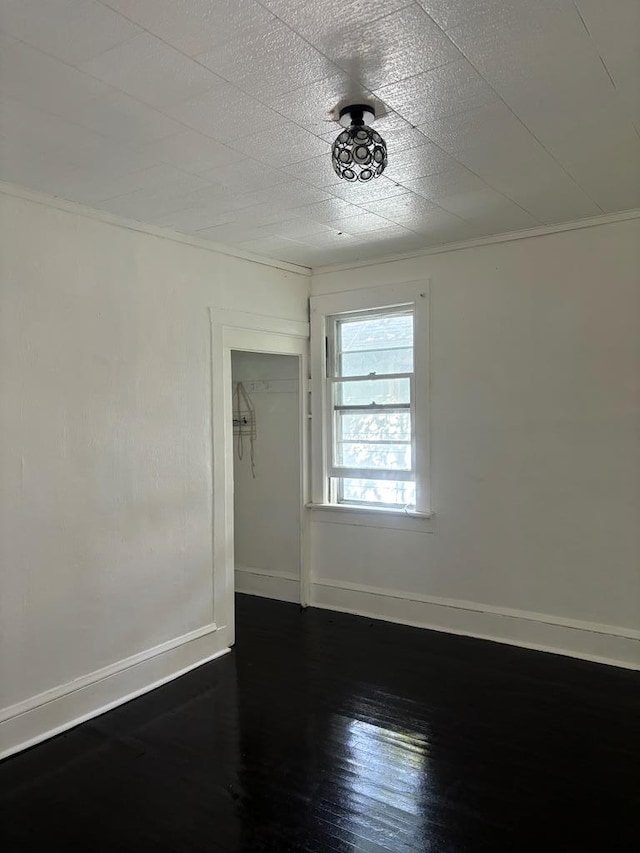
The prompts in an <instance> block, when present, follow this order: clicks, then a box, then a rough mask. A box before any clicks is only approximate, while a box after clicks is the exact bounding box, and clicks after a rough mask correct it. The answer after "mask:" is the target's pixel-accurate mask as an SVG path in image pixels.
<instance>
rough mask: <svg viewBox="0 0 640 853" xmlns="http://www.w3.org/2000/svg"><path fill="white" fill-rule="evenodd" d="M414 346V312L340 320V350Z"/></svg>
mask: <svg viewBox="0 0 640 853" xmlns="http://www.w3.org/2000/svg"><path fill="white" fill-rule="evenodd" d="M387 347H413V314H412V313H409V314H390V315H387V316H386V317H385V316H382V317H381V316H379V315H378V316H372V317H368V318H367V317H365V318H362V317H360V318H359V319H358V320H340V321H339V322H338V351H339V352H349V351H353V350H380V349H386V348H387Z"/></svg>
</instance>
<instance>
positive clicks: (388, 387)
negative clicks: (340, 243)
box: [327, 306, 416, 509]
mask: <svg viewBox="0 0 640 853" xmlns="http://www.w3.org/2000/svg"><path fill="white" fill-rule="evenodd" d="M413 321H414V312H413V307H412V306H409V307H404V306H401V307H398V308H386V309H381V310H379V311H375V310H374V311H370V312H367V313H363V314H354V315H349V314H346V315H337V316H334V317H329V318H328V322H327V382H328V384H329V388H328V389H327V396H328V398H329V400H330V413H329V430H328V432H329V447H330V454H331V464H330V467H329V471H328V475H329V478H330V483H329V494H330V502H331V503H337V504H343V503H348V504H360V505H363V504H366V505H369V504H372V505H375V506H379V507H388V508H392V509H403V508H405V507H410V508H412V509H415V503H416V482H415V480H416V478H415V459H414V457H415V453H414V429H413V423H414V410H413V402H412V401H413V396H414V395H413V384H414V376H413Z"/></svg>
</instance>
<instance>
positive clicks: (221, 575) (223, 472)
mask: <svg viewBox="0 0 640 853" xmlns="http://www.w3.org/2000/svg"><path fill="white" fill-rule="evenodd" d="M209 316H210V319H211V404H212V426H213V428H212V464H213V472H212V481H213V613H214V621H215V622H216V624H217V625H218V626H219V627H222V626H224V627H225V628H227V629H228V632H229V636H230V644H233V642H234V641H235V618H234V591H235V578H234V570H235V561H234V548H233V428H232V418H233V411H232V383H231V351H232V350H244V351H247V352H263V353H270V354H275V355H294V356H297V358H298V380H299V385H298V387H299V394H298V397H299V429H300V518H299V525H300V603H301V604H302V605H303V606H307V605H308V604H309V601H310V593H311V576H310V563H309V548H308V540H309V536H308V517H307V509H306V506H305V505H306V503H307V502H308V500H309V485H308V479H309V478H308V473H307V467H308V466H307V431H308V429H307V412H308V403H307V400H308V392H307V388H308V377H309V368H308V351H309V327H308V325H307V324H305V323H299V322H296V321H289V320H280V319H278V318H266V317H258V316H256V317H252V316H251V315H249V314H245V315H243V316H241V317H240V316H237V315H236V316H234V315H233V314H231V313H230V312H226V311H218V310H216V309H213V308H210V309H209Z"/></svg>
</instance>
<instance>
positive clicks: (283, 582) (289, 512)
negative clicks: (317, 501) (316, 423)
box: [231, 351, 300, 602]
mask: <svg viewBox="0 0 640 853" xmlns="http://www.w3.org/2000/svg"><path fill="white" fill-rule="evenodd" d="M231 364H232V377H233V382H234V387H235V383H237V382H242V383H243V385H244V387H245V390H246V391H247V392H248V394H249V396H250V399H251V402H252V404H253V406H254V409H255V413H256V433H257V434H256V439H255V443H254V451H255V479H254V478H253V477H252V475H251V461H250V446H249V441H248V439H246V438H245V439H244V440H243V441H244V451H243V458H242V459H240V458H239V455H238V439H237V438H236V439H235V440H234V543H235V544H234V550H235V567H236V586H237V588H238V589H239V590H241V591H246V592H253V593H256V594H261V595H266V596H268V597H270V598H285V599H286V600H293V601H298V602H299V601H300V589H299V582H300V450H299V436H298V432H299V423H300V417H299V401H298V359H297V358H296V357H295V356H287V355H274V354H270V353H257V352H239V351H234V352H232V354H231Z"/></svg>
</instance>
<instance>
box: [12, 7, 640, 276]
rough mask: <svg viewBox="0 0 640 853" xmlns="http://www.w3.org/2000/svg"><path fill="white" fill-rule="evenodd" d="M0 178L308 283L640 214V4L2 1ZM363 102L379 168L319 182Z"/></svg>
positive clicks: (326, 176)
mask: <svg viewBox="0 0 640 853" xmlns="http://www.w3.org/2000/svg"><path fill="white" fill-rule="evenodd" d="M0 31H1V32H0V179H1V180H5V181H10V182H12V183H17V184H22V185H24V186H27V187H31V188H33V189H37V190H41V191H44V192H47V193H52V194H54V195H57V196H61V197H63V198H66V199H70V200H72V201H78V202H82V203H84V204H88V205H90V206H92V207H94V208H99V209H102V210H106V211H110V212H111V213H114V214H119V215H121V216H125V217H127V218H130V219H137V220H140V221H142V222H145V223H149V224H154V225H161V226H166V227H169V228H173V229H176V230H178V231H182V232H186V233H188V234H191V235H196V236H198V237H201V238H204V239H205V240H213V241H216V242H222V243H227V244H232V245H234V246H237V247H239V248H242V249H245V250H249V251H252V252H257V253H259V254H263V255H267V256H269V257H273V258H278V259H281V260H285V261H291V262H294V263H299V264H303V265H305V266H318V265H322V264H328V263H338V262H343V261H351V260H359V259H361V258H366V257H376V256H381V255H384V254H390V253H395V252H402V251H413V250H415V249H419V248H422V247H425V246H431V245H435V244H439V243H446V242H451V241H455V240H463V239H467V238H471V237H479V236H484V235H489V234H496V233H502V232H506V231H512V230H518V229H522V228H528V227H532V226H536V225H539V224H550V223H557V222H563V221H567V220H572V219H578V218H581V217H588V216H594V215H599V214H602V213H610V212H615V211H620V210H626V209H629V208H635V207H640V135H639V130H640V49H639V46H640V1H639V0H606V2H605V0H418V2H407V0H260V2H258V0H101V2H98V0H0ZM350 100H355V101H362V100H365V101H366V100H370V101H373V102H375V103H376V105H377V109H378V111H379V113H380V112H382V113H384V117H383V118H381V119H379V120H378V121H377V122H376V129H378V130H379V131H380V133H381V134H382V135H383V136H384V137H385V138H386V140H387V143H388V148H389V165H388V167H387V170H386V171H385V173H384V175H383V176H382V177H380V178H378V179H377V180H375V181H374V182H372V183H371V184H367V185H353V184H347V183H345V182H342V181H340V180H339V179H338V178H337V177H336V175H335V174H334V173H333V171H332V168H331V163H330V156H329V152H330V143H331V141H332V140H333V138H334V137H335V136H336V134H337V132H338V130H339V127H338V125H337V124H335V123H334V122H333V121H332V117H331V116H332V114H331V111H332V110H333V109H335V107H336V106H338V105H340V104H344V103H348V102H349V101H350Z"/></svg>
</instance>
